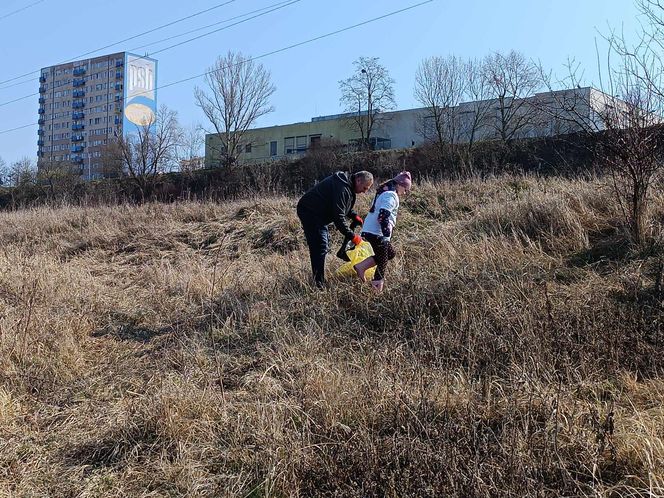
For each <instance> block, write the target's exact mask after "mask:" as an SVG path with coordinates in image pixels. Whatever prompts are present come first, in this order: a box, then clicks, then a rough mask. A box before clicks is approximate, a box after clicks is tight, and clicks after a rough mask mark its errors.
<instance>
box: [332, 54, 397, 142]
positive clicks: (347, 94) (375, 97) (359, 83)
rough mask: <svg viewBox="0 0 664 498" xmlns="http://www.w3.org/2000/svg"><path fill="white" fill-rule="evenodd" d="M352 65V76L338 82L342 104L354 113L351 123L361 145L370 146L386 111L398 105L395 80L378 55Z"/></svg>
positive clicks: (349, 121) (362, 58)
mask: <svg viewBox="0 0 664 498" xmlns="http://www.w3.org/2000/svg"><path fill="white" fill-rule="evenodd" d="M353 65H354V66H355V72H354V73H353V75H352V76H351V77H350V78H348V79H345V80H341V81H339V89H340V90H341V98H340V103H341V106H342V107H343V108H344V110H345V111H346V112H348V113H350V115H351V117H350V118H349V119H348V126H349V127H350V128H351V129H353V130H354V131H357V132H358V133H359V134H360V139H359V144H360V146H361V147H364V148H370V146H371V136H372V133H373V131H374V129H375V128H376V127H377V126H378V125H379V124H380V122H381V121H383V120H384V119H386V117H385V115H384V113H385V112H386V111H390V110H392V109H394V108H396V102H395V100H394V80H393V79H392V78H391V77H390V75H389V72H388V71H387V69H386V68H385V67H384V66H382V65H381V64H380V63H379V62H378V57H360V58H359V59H357V60H356V61H355V62H353Z"/></svg>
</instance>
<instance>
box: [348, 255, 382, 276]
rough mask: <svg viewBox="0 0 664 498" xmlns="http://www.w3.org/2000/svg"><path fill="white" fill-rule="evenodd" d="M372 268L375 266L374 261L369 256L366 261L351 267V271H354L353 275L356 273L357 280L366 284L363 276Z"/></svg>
mask: <svg viewBox="0 0 664 498" xmlns="http://www.w3.org/2000/svg"><path fill="white" fill-rule="evenodd" d="M374 266H376V260H375V259H374V257H373V256H369V257H368V258H367V259H363V260H362V261H360V262H359V263H357V264H356V265H353V270H355V273H357V276H358V278H359V279H360V280H362V282H366V281H367V279H366V277H365V276H364V274H365V273H366V271H367V270H368V269H369V268H373V267H374Z"/></svg>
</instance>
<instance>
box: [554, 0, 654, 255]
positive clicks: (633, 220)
mask: <svg viewBox="0 0 664 498" xmlns="http://www.w3.org/2000/svg"><path fill="white" fill-rule="evenodd" d="M637 4H638V5H639V6H640V7H641V8H642V9H644V11H643V12H644V13H646V14H647V16H646V19H648V22H647V23H645V24H643V25H642V29H643V31H642V33H641V34H640V37H639V40H638V41H637V43H636V44H634V45H628V43H627V42H626V41H625V39H624V38H623V37H622V35H619V34H617V33H615V32H612V33H610V34H609V35H608V36H607V37H606V38H605V39H606V41H607V43H608V47H607V53H606V58H604V59H603V60H604V62H603V63H602V64H600V67H599V68H598V69H599V72H600V83H599V86H600V90H594V89H592V88H587V87H584V86H583V81H582V76H579V75H578V73H579V67H578V65H575V64H574V63H573V61H572V62H569V63H568V64H567V66H566V70H567V73H568V74H567V75H566V76H565V77H564V78H563V79H562V80H559V81H557V82H556V83H553V81H554V80H553V78H551V77H550V76H549V77H547V85H548V87H549V88H550V89H551V90H556V88H555V86H556V85H557V86H559V87H560V86H562V87H565V88H570V87H571V88H572V90H559V89H558V90H557V91H552V93H551V102H550V105H549V107H548V108H547V109H546V110H547V112H548V114H549V115H551V116H552V117H553V118H554V119H556V120H557V121H559V122H561V123H568V124H569V125H571V128H573V129H575V130H578V131H579V132H580V133H583V134H587V135H590V136H592V137H594V138H595V139H596V140H595V141H594V142H589V143H590V144H591V145H592V146H593V152H595V153H596V158H597V161H598V163H600V164H602V165H604V166H605V167H606V168H607V172H608V174H609V175H608V176H609V178H610V180H611V187H612V188H613V191H614V193H615V197H616V200H617V202H618V204H619V206H620V208H621V210H622V213H623V216H624V220H625V225H626V227H627V229H628V232H629V236H630V239H631V241H632V243H633V244H634V245H636V246H640V245H643V244H644V243H645V242H646V241H647V239H648V232H649V219H650V216H649V207H650V195H651V190H652V186H653V184H654V183H655V182H656V181H657V179H658V178H660V177H661V172H662V171H663V169H664V131H663V126H664V125H663V124H662V116H664V76H663V75H662V71H661V67H662V64H661V54H662V50H663V49H664V46H663V43H662V42H663V40H664V37H663V36H662V35H663V34H664V31H663V30H662V26H664V24H662V15H663V14H664V7H662V6H661V5H660V3H659V2H658V1H656V0H652V1H651V0H640V1H639V2H638V3H637ZM645 9H648V10H647V11H646V10H645ZM657 15H659V17H657ZM598 55H599V54H598ZM598 60H602V58H600V57H598Z"/></svg>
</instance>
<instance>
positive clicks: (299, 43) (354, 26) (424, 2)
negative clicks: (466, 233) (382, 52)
mask: <svg viewBox="0 0 664 498" xmlns="http://www.w3.org/2000/svg"><path fill="white" fill-rule="evenodd" d="M433 1H434V0H425V1H423V2H419V3H416V4H413V5H410V6H408V7H404V8H403V9H399V10H395V11H392V12H389V13H387V14H383V15H381V16H377V17H373V18H371V19H368V20H366V21H362V22H359V23H357V24H353V25H351V26H347V27H345V28H340V29H337V30H335V31H331V32H329V33H325V34H323V35H320V36H316V37H314V38H309V39H308V40H305V41H302V42H298V43H294V44H292V45H288V46H286V47H282V48H279V49H276V50H272V51H270V52H266V53H264V54H261V55H257V56H256V57H251V58H248V59H245V60H244V61H243V62H242V64H244V63H247V62H250V61H254V60H258V59H262V58H265V57H268V56H270V55H274V54H278V53H280V52H285V51H287V50H291V49H293V48H296V47H300V46H302V45H306V44H309V43H313V42H315V41H318V40H322V39H324V38H329V37H330V36H335V35H338V34H340V33H343V32H345V31H350V30H352V29H356V28H359V27H360V26H365V25H367V24H370V23H373V22H376V21H379V20H382V19H386V18H388V17H392V16H395V15H397V14H401V13H403V12H406V11H409V10H412V9H415V8H417V7H421V6H422V5H425V4H428V3H431V2H433ZM228 67H232V66H228ZM222 69H225V68H219V69H213V70H211V71H206V72H204V73H201V74H197V75H195V76H190V77H187V78H183V79H181V80H177V81H173V82H171V83H167V84H165V85H161V86H158V87H156V88H155V89H154V90H162V89H164V88H168V87H171V86H175V85H179V84H181V83H185V82H187V81H191V80H194V79H197V78H202V77H203V76H206V75H208V74H212V73H215V72H217V71H220V70H222ZM150 92H152V90H151V91H150ZM143 93H147V92H143ZM36 124H37V123H30V124H27V125H23V126H19V127H16V128H12V129H10V130H3V131H0V135H3V134H5V133H9V132H12V131H16V130H20V129H22V128H27V127H29V126H34V125H36Z"/></svg>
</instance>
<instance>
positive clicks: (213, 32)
mask: <svg viewBox="0 0 664 498" xmlns="http://www.w3.org/2000/svg"><path fill="white" fill-rule="evenodd" d="M301 1H302V0H289V1H287V2H281V3H277V4H274V5H277V7H274V8H272V9H270V10H267V11H265V12H262V13H260V14H256V15H254V16H252V17H248V18H246V19H242V20H241V21H237V22H234V23H233V24H229V25H228V26H224V27H223V28H218V29H215V30H214V31H209V32H208V33H204V34H202V35H199V36H195V37H194V38H189V39H188V40H183V41H181V42H179V43H176V44H174V45H171V46H169V47H165V48H162V49H160V50H157V51H156V52H152V53H151V54H150V55H155V54H160V53H162V52H166V51H167V50H171V49H173V48H176V47H179V46H181V45H185V44H187V43H190V42H192V41H195V40H199V39H201V38H204V37H206V36H210V35H212V34H215V33H218V32H219V31H223V30H225V29H229V28H232V27H233V26H237V25H239V24H243V23H245V22H247V21H251V20H252V19H256V18H258V17H261V16H264V15H267V14H270V13H272V12H274V11H276V10H279V9H283V8H284V7H288V6H289V5H292V4H294V3H298V2H301ZM260 10H264V9H260ZM245 15H248V14H245ZM132 50H136V49H132ZM37 95H39V92H36V93H31V94H29V95H24V96H23V97H17V98H15V99H13V100H8V101H6V102H1V103H0V107H4V106H7V105H9V104H13V103H15V102H20V101H21V100H26V99H29V98H31V97H35V96H37Z"/></svg>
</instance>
